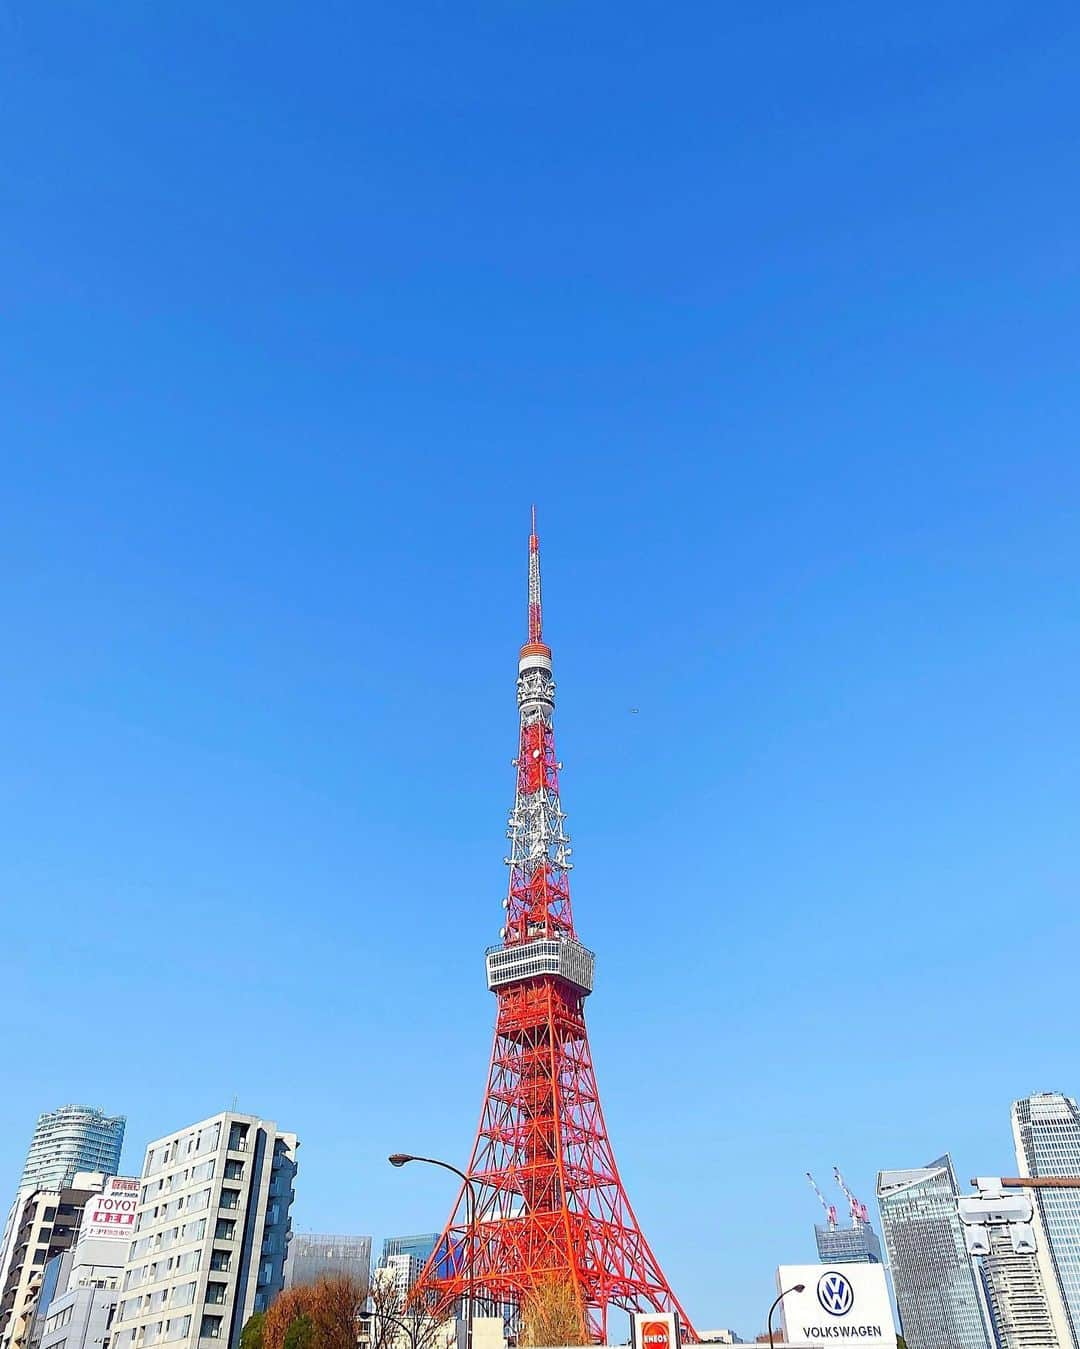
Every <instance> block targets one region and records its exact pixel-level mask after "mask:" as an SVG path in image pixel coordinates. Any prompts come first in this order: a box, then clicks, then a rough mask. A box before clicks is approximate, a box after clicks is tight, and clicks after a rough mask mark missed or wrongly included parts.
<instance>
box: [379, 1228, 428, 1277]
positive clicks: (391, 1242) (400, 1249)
mask: <svg viewBox="0 0 1080 1349" xmlns="http://www.w3.org/2000/svg"><path fill="white" fill-rule="evenodd" d="M440 1236H442V1233H441V1232H420V1233H419V1234H417V1235H416V1236H411V1237H386V1238H385V1239H384V1241H383V1246H382V1258H381V1259H380V1261H379V1264H380V1265H385V1264H386V1262H387V1260H389V1259H390V1257H391V1256H392V1255H411V1256H414V1257H415V1258H416V1259H417V1260H419V1261H420V1268H421V1269H423V1267H424V1266H425V1265H426V1264H427V1262H428V1260H429V1258H430V1256H431V1252H432V1251H433V1250H434V1249H435V1247H436V1245H437V1244H438V1240H439V1237H440Z"/></svg>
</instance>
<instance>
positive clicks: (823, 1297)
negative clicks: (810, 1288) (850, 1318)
mask: <svg viewBox="0 0 1080 1349" xmlns="http://www.w3.org/2000/svg"><path fill="white" fill-rule="evenodd" d="M817 1300H818V1301H819V1302H820V1303H821V1306H822V1308H823V1310H824V1311H827V1312H828V1313H829V1315H830V1316H846V1315H847V1313H848V1312H849V1311H851V1308H852V1307H853V1306H854V1304H855V1290H854V1288H852V1286H851V1284H850V1283H848V1281H847V1279H845V1278H844V1276H843V1275H842V1274H838V1273H837V1271H836V1270H835V1269H830V1270H829V1272H828V1273H827V1274H823V1275H822V1276H821V1278H820V1279H818V1281H817Z"/></svg>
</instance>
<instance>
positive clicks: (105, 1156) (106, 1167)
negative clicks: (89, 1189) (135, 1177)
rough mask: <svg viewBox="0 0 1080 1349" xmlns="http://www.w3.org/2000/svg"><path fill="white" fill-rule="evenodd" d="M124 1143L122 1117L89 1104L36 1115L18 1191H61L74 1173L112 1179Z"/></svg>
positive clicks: (115, 1172) (66, 1106)
mask: <svg viewBox="0 0 1080 1349" xmlns="http://www.w3.org/2000/svg"><path fill="white" fill-rule="evenodd" d="M123 1144H124V1117H123V1115H106V1114H105V1112H104V1111H103V1110H98V1109H97V1108H96V1107H95V1106H92V1105H62V1106H61V1107H60V1108H59V1110H47V1111H46V1112H45V1113H44V1114H43V1115H39V1116H38V1122H37V1126H36V1128H35V1129H34V1137H33V1138H32V1139H31V1141H30V1150H29V1152H27V1154H26V1165H25V1166H24V1167H23V1173H22V1179H21V1180H20V1181H19V1188H20V1189H23V1188H24V1187H29V1188H32V1189H35V1190H60V1189H63V1188H64V1186H66V1185H70V1184H71V1182H72V1180H73V1178H74V1176H75V1173H76V1171H101V1172H102V1173H103V1174H104V1175H106V1176H115V1175H116V1174H117V1173H118V1172H119V1170H120V1150H121V1148H122V1147H123Z"/></svg>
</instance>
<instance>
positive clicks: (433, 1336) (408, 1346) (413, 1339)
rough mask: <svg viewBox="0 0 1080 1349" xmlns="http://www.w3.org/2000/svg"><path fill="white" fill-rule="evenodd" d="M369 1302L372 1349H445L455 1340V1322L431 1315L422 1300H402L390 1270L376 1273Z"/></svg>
mask: <svg viewBox="0 0 1080 1349" xmlns="http://www.w3.org/2000/svg"><path fill="white" fill-rule="evenodd" d="M368 1301H369V1304H370V1307H371V1311H370V1313H369V1315H370V1320H371V1344H370V1349H444V1346H446V1345H449V1344H450V1343H451V1342H452V1341H453V1338H454V1334H453V1326H452V1323H448V1321H447V1320H446V1319H444V1318H437V1317H435V1316H432V1314H431V1311H430V1309H429V1308H428V1307H427V1306H426V1304H425V1302H424V1300H423V1298H422V1297H416V1296H414V1295H413V1294H411V1293H410V1294H407V1295H406V1296H404V1297H402V1295H401V1294H400V1293H399V1292H398V1287H397V1280H396V1279H395V1278H394V1277H393V1275H392V1272H391V1271H390V1270H387V1269H383V1270H378V1269H377V1270H376V1271H375V1276H374V1278H373V1279H372V1282H371V1291H370V1294H369V1298H368Z"/></svg>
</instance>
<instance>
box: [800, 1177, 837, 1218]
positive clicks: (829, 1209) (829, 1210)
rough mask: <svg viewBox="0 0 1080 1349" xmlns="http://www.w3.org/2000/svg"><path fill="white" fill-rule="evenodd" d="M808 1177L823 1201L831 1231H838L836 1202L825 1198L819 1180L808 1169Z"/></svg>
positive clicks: (811, 1186) (822, 1204)
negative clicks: (831, 1202) (832, 1202)
mask: <svg viewBox="0 0 1080 1349" xmlns="http://www.w3.org/2000/svg"><path fill="white" fill-rule="evenodd" d="M806 1179H807V1180H808V1181H809V1182H810V1188H811V1189H812V1190H813V1191H814V1193H815V1194H816V1195H817V1197H818V1199H819V1200H820V1201H821V1207H822V1208H823V1209H824V1210H825V1217H826V1219H827V1221H828V1224H829V1231H830V1232H835V1231H836V1205H835V1204H830V1203H829V1201H828V1200H827V1199H826V1198H825V1196H824V1195H823V1194H822V1193H821V1191H820V1190H819V1189H818V1184H817V1181H816V1180H815V1179H814V1177H813V1176H812V1175H811V1174H810V1172H809V1171H807V1173H806Z"/></svg>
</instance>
